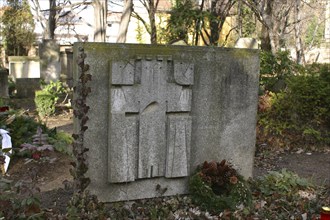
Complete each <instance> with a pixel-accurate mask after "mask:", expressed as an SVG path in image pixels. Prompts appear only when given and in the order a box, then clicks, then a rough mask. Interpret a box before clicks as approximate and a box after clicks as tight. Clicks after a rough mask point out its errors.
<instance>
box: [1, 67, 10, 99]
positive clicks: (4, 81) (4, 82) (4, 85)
mask: <svg viewBox="0 0 330 220" xmlns="http://www.w3.org/2000/svg"><path fill="white" fill-rule="evenodd" d="M0 98H9V92H8V69H2V68H0Z"/></svg>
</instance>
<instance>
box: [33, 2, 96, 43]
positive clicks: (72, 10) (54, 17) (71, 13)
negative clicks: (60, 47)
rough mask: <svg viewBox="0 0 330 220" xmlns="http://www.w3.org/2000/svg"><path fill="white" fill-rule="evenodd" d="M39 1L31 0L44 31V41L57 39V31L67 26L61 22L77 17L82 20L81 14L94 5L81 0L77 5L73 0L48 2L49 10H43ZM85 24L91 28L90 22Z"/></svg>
mask: <svg viewBox="0 0 330 220" xmlns="http://www.w3.org/2000/svg"><path fill="white" fill-rule="evenodd" d="M39 1H40V0H30V2H31V9H32V10H33V11H34V14H35V16H36V18H37V21H38V22H39V23H40V26H41V28H42V29H43V38H44V39H55V30H56V29H57V28H58V27H59V26H64V25H66V24H63V23H62V22H60V20H64V19H65V18H67V19H68V20H70V18H71V20H73V19H74V18H75V17H76V18H81V17H80V15H79V13H80V12H81V11H83V10H85V9H86V7H87V6H88V5H91V4H92V2H90V1H89V0H81V1H79V2H75V3H72V2H71V0H48V2H49V4H48V5H49V7H48V9H42V8H41V6H40V2H39ZM60 23H61V24H60ZM85 24H86V25H88V26H91V24H89V23H88V22H85Z"/></svg>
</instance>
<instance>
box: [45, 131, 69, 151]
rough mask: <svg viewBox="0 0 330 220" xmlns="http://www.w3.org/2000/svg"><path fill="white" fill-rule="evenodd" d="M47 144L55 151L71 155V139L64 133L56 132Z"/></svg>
mask: <svg viewBox="0 0 330 220" xmlns="http://www.w3.org/2000/svg"><path fill="white" fill-rule="evenodd" d="M49 143H50V144H52V145H53V146H54V148H55V150H56V151H58V152H61V153H65V154H68V155H72V143H73V138H72V136H71V135H70V134H68V133H65V132H61V131H60V132H57V133H56V134H55V135H53V136H52V137H50V138H49Z"/></svg>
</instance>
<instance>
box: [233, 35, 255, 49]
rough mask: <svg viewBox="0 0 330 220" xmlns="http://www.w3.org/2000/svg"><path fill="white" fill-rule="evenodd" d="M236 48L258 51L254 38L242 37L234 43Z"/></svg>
mask: <svg viewBox="0 0 330 220" xmlns="http://www.w3.org/2000/svg"><path fill="white" fill-rule="evenodd" d="M235 47H236V48H249V49H258V48H259V45H258V41H257V40H256V39H254V38H248V37H243V38H240V39H238V40H237V41H236V43H235Z"/></svg>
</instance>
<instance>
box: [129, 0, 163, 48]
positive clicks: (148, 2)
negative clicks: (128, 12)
mask: <svg viewBox="0 0 330 220" xmlns="http://www.w3.org/2000/svg"><path fill="white" fill-rule="evenodd" d="M139 1H140V3H141V4H142V5H143V6H144V8H145V9H146V10H147V12H148V18H149V21H145V20H144V19H143V18H142V17H141V16H140V15H139V14H138V13H137V12H136V11H134V8H133V11H132V16H133V17H135V18H136V19H138V20H139V21H141V22H142V24H143V25H144V27H145V29H146V30H147V32H148V33H149V34H150V42H151V44H157V26H156V10H157V7H158V3H159V0H139Z"/></svg>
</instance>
